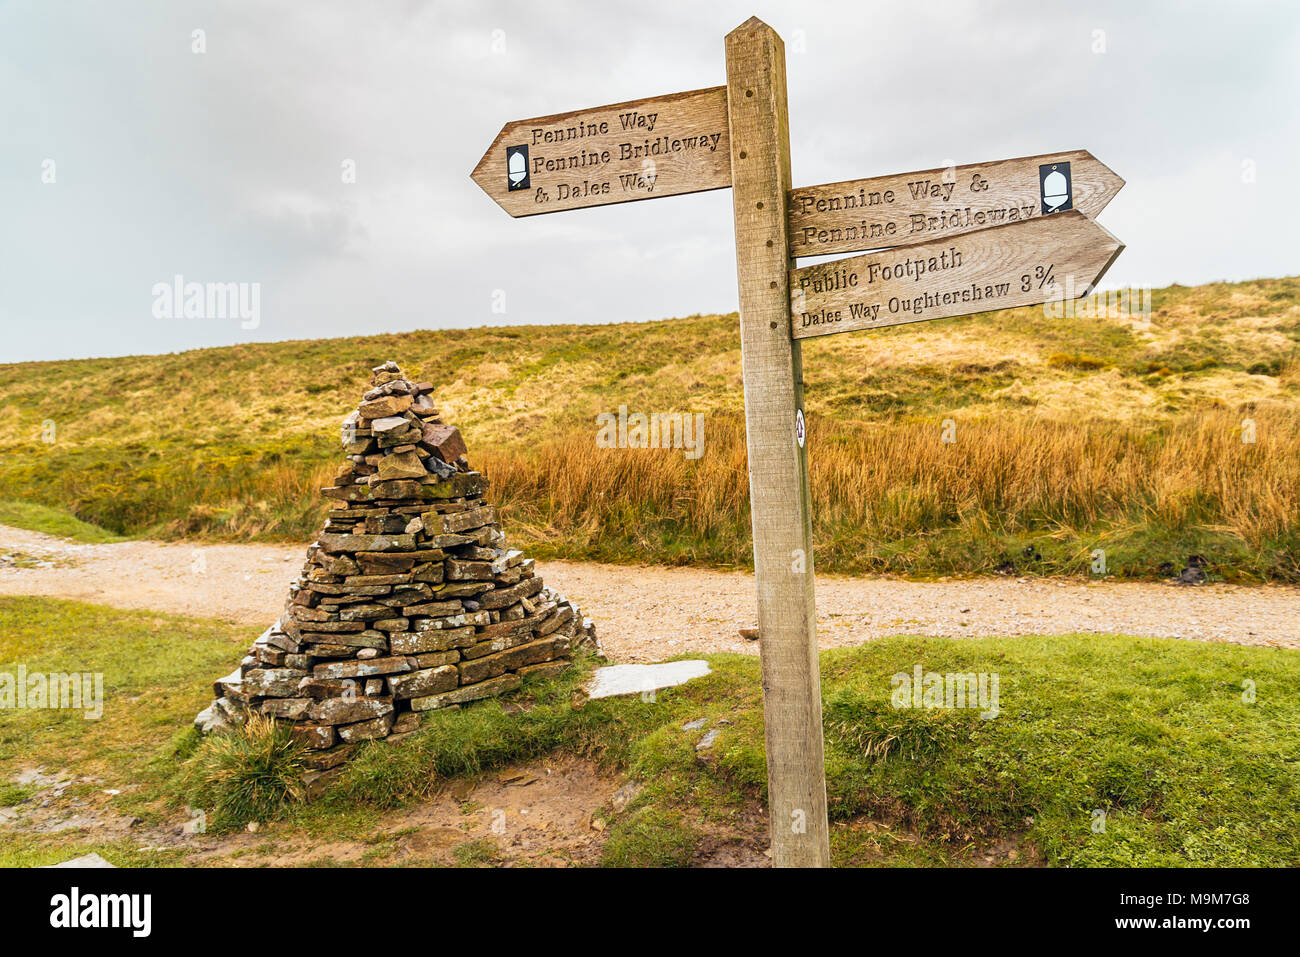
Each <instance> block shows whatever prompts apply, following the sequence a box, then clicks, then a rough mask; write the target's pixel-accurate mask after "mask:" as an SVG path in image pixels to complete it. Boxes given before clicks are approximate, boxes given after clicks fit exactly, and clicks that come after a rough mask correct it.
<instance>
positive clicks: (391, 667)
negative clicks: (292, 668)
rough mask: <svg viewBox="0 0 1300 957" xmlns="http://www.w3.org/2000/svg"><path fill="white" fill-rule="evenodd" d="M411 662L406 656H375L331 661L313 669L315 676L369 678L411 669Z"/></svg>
mask: <svg viewBox="0 0 1300 957" xmlns="http://www.w3.org/2000/svg"><path fill="white" fill-rule="evenodd" d="M410 670H411V663H410V662H409V661H407V660H406V659H405V658H375V659H373V660H371V661H331V662H327V663H325V664H319V665H317V666H316V667H315V668H313V669H312V677H314V678H367V677H370V676H371V675H388V674H396V673H397V672H401V671H410Z"/></svg>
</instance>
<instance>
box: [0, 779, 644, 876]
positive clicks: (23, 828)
mask: <svg viewBox="0 0 1300 957" xmlns="http://www.w3.org/2000/svg"><path fill="white" fill-rule="evenodd" d="M19 777H20V778H23V780H22V781H21V782H20V781H19V779H18V778H16V779H15V783H22V784H24V785H30V786H34V787H36V788H37V789H38V790H37V791H36V792H35V794H34V795H33V796H32V797H30V798H29V799H28V800H26V801H24V802H22V803H20V804H18V805H16V806H14V807H11V808H5V809H2V810H4V811H6V812H8V813H5V814H3V815H0V833H3V832H4V830H13V831H19V832H25V833H38V834H54V833H68V834H71V832H81V833H80V834H78V835H76V836H77V837H78V838H82V839H89V840H105V841H113V840H119V839H122V838H129V839H130V840H131V841H132V842H133V843H135V844H136V846H138V847H140V848H141V849H149V850H184V851H187V852H188V854H187V856H186V857H185V863H186V864H187V865H206V866H223V867H227V866H230V867H263V866H269V867H295V866H301V865H306V864H339V865H348V864H364V865H373V866H399V867H400V866H434V867H438V866H449V865H461V866H479V865H481V866H492V867H517V866H528V867H572V866H583V865H594V864H597V863H599V860H600V852H601V848H602V847H603V846H604V841H605V835H604V833H603V832H602V831H600V830H597V829H596V828H595V827H593V825H592V818H593V815H594V814H596V812H597V811H599V810H601V809H602V808H604V809H606V810H607V811H608V810H611V809H617V808H618V802H617V801H615V800H614V798H615V795H616V793H617V792H618V791H619V789H620V787H622V786H623V785H624V784H625V782H624V779H623V778H622V776H621V775H617V774H613V773H611V772H609V771H605V770H602V769H600V768H598V767H597V766H596V765H594V764H591V763H589V762H586V761H582V760H579V759H574V758H567V757H557V758H555V759H554V760H547V759H543V760H541V761H533V762H527V763H522V764H514V765H509V766H506V767H502V768H500V769H495V770H493V771H491V772H488V773H485V774H484V775H482V776H480V777H478V778H475V779H469V778H465V779H457V780H454V781H451V782H448V785H447V786H446V787H444V788H443V789H442V790H440V791H439V792H438V793H437V794H435V795H433V796H432V797H430V798H429V799H427V800H425V801H421V802H418V803H414V804H412V805H410V806H409V807H406V808H400V809H397V810H394V811H391V812H387V813H385V814H384V815H383V818H382V822H381V823H380V824H378V825H376V826H375V827H374V828H372V829H369V830H367V832H366V833H364V834H356V835H349V836H348V837H346V838H340V837H338V836H331V835H321V834H318V833H308V832H306V831H304V830H302V829H299V828H295V827H292V826H290V825H288V824H278V823H269V824H260V825H258V826H257V828H256V829H255V830H254V831H248V830H243V831H238V832H233V833H229V834H208V833H192V831H193V824H192V823H191V818H190V817H189V816H187V815H185V814H181V815H177V816H175V817H174V818H173V819H172V820H170V821H168V822H167V823H166V824H164V825H161V826H156V827H150V826H144V825H143V824H142V823H141V822H140V820H139V819H138V818H133V817H130V816H128V815H123V814H120V813H118V812H117V811H116V810H114V809H113V807H112V800H111V798H112V795H111V794H110V793H109V790H108V789H104V790H101V791H99V792H96V793H93V794H83V795H82V796H80V797H77V798H72V797H71V796H70V795H69V794H67V793H65V792H67V791H68V790H69V788H70V787H71V786H72V785H74V784H97V783H98V782H94V781H91V780H90V779H80V778H75V779H74V778H71V777H68V776H66V775H61V774H51V773H48V772H46V771H44V770H43V769H39V768H36V769H27V770H26V771H25V772H24V774H23V775H20V776H19ZM82 790H83V791H84V790H85V789H84V788H83V789H82ZM615 813H617V810H615Z"/></svg>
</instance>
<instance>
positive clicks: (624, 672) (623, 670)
mask: <svg viewBox="0 0 1300 957" xmlns="http://www.w3.org/2000/svg"><path fill="white" fill-rule="evenodd" d="M709 673H710V669H709V663H708V662H707V661H700V660H698V659H696V660H691V661H666V662H663V663H661V664H657V665H609V666H608V667H605V668H597V669H596V673H595V675H593V676H592V680H591V683H590V684H589V685H588V687H587V689H586V690H587V697H588V698H612V697H616V696H618V695H629V694H644V693H645V692H647V691H657V690H659V689H660V688H673V687H676V686H677V685H683V684H685V683H686V682H688V681H690V680H691V679H692V678H702V677H704V676H705V675H707V674H709Z"/></svg>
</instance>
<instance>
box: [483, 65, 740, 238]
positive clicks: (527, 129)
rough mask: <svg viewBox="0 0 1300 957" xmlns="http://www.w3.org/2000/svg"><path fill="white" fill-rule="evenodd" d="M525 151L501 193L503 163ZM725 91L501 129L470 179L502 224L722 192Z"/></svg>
mask: <svg viewBox="0 0 1300 957" xmlns="http://www.w3.org/2000/svg"><path fill="white" fill-rule="evenodd" d="M521 146H522V147H526V148H527V162H526V166H525V169H526V170H527V173H528V176H527V179H525V180H522V181H519V182H518V183H514V184H513V185H514V186H515V188H514V189H512V188H511V186H512V182H511V179H510V169H509V159H508V154H509V153H510V151H511V150H513V149H514V148H516V147H521ZM728 156H729V146H728V139H727V90H726V87H721V86H718V87H711V88H709V89H706V90H693V91H691V92H688V93H673V94H669V95H667V96H655V97H649V98H647V99H643V100H630V101H628V102H626V103H615V104H612V105H610V106H597V107H592V108H591V109H588V110H577V111H574V112H572V113H557V114H555V115H553V116H539V117H536V118H534V119H530V120H518V121H516V122H514V123H507V124H506V125H505V126H504V127H502V129H501V132H500V133H498V134H497V137H496V139H495V140H493V141H492V146H491V147H489V148H488V151H487V152H486V153H484V154H483V158H482V159H481V160H479V163H478V166H476V167H475V168H474V172H473V173H471V174H470V175H471V176H472V177H473V179H474V182H476V183H478V185H479V186H480V187H481V188H482V189H483V191H484V192H485V193H487V194H488V196H490V197H492V199H493V200H495V201H496V202H497V203H498V204H499V205H500V206H501V208H502V209H504V210H505V211H506V212H507V213H509V214H510V215H511V216H535V215H537V214H539V213H556V212H560V211H562V210H566V209H580V208H582V207H584V206H603V205H606V204H609V203H628V202H634V201H636V200H641V199H654V198H655V197H657V196H674V195H677V194H680V193H695V192H700V191H701V190H709V189H721V188H723V187H726V186H730V185H731V166H730V163H729V162H728Z"/></svg>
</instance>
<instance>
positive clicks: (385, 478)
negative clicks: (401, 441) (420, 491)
mask: <svg viewBox="0 0 1300 957" xmlns="http://www.w3.org/2000/svg"><path fill="white" fill-rule="evenodd" d="M378 474H379V480H380V481H381V482H390V481H393V480H394V479H414V478H420V477H422V476H424V475H428V474H429V473H428V470H427V469H425V467H424V465H422V464H421V462H420V457H419V456H418V455H416V454H415V453H414V452H395V453H394V454H392V455H385V456H384V460H383V461H382V462H380V463H379V473H378Z"/></svg>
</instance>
